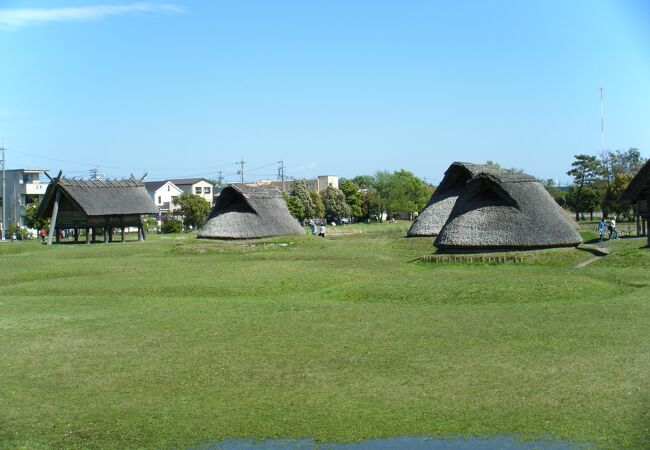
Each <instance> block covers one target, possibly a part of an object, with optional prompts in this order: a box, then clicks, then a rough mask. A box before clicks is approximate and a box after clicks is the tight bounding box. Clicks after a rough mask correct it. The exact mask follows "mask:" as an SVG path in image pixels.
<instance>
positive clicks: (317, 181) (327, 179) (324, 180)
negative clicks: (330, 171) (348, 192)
mask: <svg viewBox="0 0 650 450" xmlns="http://www.w3.org/2000/svg"><path fill="white" fill-rule="evenodd" d="M296 181H304V182H305V184H306V185H307V189H311V190H312V191H316V192H323V191H325V190H327V188H328V187H329V186H332V187H334V188H337V189H338V187H339V177H337V176H334V175H320V176H319V177H316V178H309V179H304V180H284V190H285V191H290V190H291V185H293V183H295V182H296ZM255 184H258V185H271V186H276V187H277V188H279V189H282V187H283V182H282V181H275V180H259V181H258V182H257V183H255Z"/></svg>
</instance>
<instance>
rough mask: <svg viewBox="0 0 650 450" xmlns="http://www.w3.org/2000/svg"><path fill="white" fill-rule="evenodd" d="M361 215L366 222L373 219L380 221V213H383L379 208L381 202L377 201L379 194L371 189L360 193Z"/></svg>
mask: <svg viewBox="0 0 650 450" xmlns="http://www.w3.org/2000/svg"><path fill="white" fill-rule="evenodd" d="M361 200H362V202H363V203H362V205H361V213H362V217H363V218H365V219H368V220H372V219H373V217H376V218H377V219H379V220H381V219H382V213H383V212H384V211H383V209H382V207H381V200H380V199H379V194H378V193H377V191H376V190H375V189H373V188H368V189H364V190H363V191H362V192H361Z"/></svg>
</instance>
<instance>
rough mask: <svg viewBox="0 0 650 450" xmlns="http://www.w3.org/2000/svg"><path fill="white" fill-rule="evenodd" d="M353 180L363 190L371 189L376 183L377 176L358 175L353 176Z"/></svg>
mask: <svg viewBox="0 0 650 450" xmlns="http://www.w3.org/2000/svg"><path fill="white" fill-rule="evenodd" d="M352 181H353V182H354V184H356V185H357V186H359V189H362V190H363V189H370V188H372V187H374V185H375V178H374V177H373V176H372V175H357V176H356V177H354V178H352Z"/></svg>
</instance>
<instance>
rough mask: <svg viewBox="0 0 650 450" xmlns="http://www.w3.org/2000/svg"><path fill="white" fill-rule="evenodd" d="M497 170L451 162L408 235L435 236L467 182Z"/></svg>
mask: <svg viewBox="0 0 650 450" xmlns="http://www.w3.org/2000/svg"><path fill="white" fill-rule="evenodd" d="M486 172H487V173H491V172H499V169H497V168H496V167H494V166H491V165H487V164H472V163H465V162H454V163H452V164H451V165H450V166H449V168H448V169H447V171H446V172H445V176H444V178H443V179H442V181H441V182H440V185H439V186H438V187H437V188H436V190H435V191H434V193H433V195H431V198H430V199H429V202H428V203H427V205H426V206H425V207H424V209H423V210H422V212H421V213H420V214H419V215H418V217H417V219H415V221H414V222H413V224H412V225H411V228H409V230H408V232H407V235H408V236H436V235H437V234H438V233H439V232H440V230H441V229H442V227H443V225H444V224H445V223H446V222H447V219H448V218H449V214H450V213H451V210H452V209H453V207H454V205H455V204H456V200H458V196H459V195H460V194H461V192H463V190H465V187H466V185H467V182H468V181H469V180H471V179H472V178H473V177H475V176H476V175H478V174H479V173H486Z"/></svg>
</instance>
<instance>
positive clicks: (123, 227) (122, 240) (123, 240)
mask: <svg viewBox="0 0 650 450" xmlns="http://www.w3.org/2000/svg"><path fill="white" fill-rule="evenodd" d="M121 231H122V242H124V227H122V230H121Z"/></svg>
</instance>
